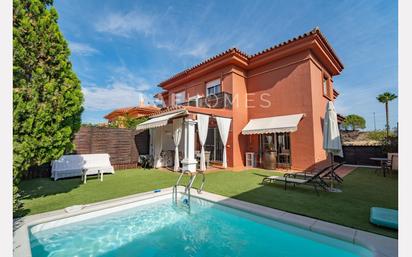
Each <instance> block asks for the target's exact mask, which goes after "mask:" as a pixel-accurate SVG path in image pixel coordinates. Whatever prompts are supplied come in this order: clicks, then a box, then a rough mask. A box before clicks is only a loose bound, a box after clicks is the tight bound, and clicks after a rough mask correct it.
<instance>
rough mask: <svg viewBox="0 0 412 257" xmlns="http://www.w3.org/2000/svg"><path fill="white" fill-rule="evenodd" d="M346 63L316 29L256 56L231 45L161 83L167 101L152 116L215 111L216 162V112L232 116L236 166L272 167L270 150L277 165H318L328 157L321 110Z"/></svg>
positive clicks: (211, 132) (215, 149)
mask: <svg viewBox="0 0 412 257" xmlns="http://www.w3.org/2000/svg"><path fill="white" fill-rule="evenodd" d="M342 70H343V64H342V62H341V61H340V60H339V58H338V56H337V55H336V53H335V51H334V50H333V49H332V47H331V45H330V44H329V43H328V41H327V39H326V38H325V36H324V35H323V34H322V33H321V32H320V30H319V29H318V28H315V29H313V30H311V31H310V32H308V33H305V34H303V35H300V36H298V37H296V38H293V39H291V40H288V41H287V42H283V43H280V44H278V45H275V46H273V47H270V48H268V49H265V50H263V51H261V52H258V53H256V54H253V55H248V54H246V53H244V52H242V51H240V50H238V49H236V48H232V49H229V50H227V51H225V52H223V53H220V54H218V55H216V56H214V57H212V58H210V59H207V60H205V61H203V62H201V63H199V64H197V65H195V66H193V67H191V68H189V69H186V70H184V71H182V72H180V73H178V74H176V75H174V76H172V77H170V78H169V79H167V80H165V81H163V82H161V83H160V84H159V87H161V88H162V92H161V93H159V94H157V97H158V98H159V99H162V100H163V101H164V103H165V108H163V109H162V110H161V111H159V112H158V113H156V114H155V115H153V118H156V117H161V116H165V115H168V114H170V113H173V112H176V111H179V110H185V111H186V112H185V113H183V114H182V115H183V116H184V117H186V119H187V118H188V117H189V119H193V120H196V114H208V115H210V117H211V119H210V120H209V128H208V135H207V139H206V143H205V148H206V150H208V151H210V152H211V157H210V158H211V161H212V162H216V163H219V161H221V160H222V147H223V145H222V142H221V141H220V135H219V130H218V129H217V128H216V121H215V119H214V117H227V118H230V119H232V121H231V124H230V129H229V135H228V140H227V145H226V151H227V165H228V167H232V168H233V169H243V168H245V167H246V166H247V165H251V164H255V165H256V166H265V165H266V166H267V164H265V160H264V158H265V154H268V153H272V152H274V156H272V157H274V158H275V162H276V163H275V164H276V165H275V166H276V167H277V168H291V169H295V170H306V169H312V168H314V167H315V166H317V165H319V164H322V163H323V162H325V161H326V160H327V155H326V154H325V151H324V150H323V149H322V142H323V141H322V140H323V135H322V126H323V125H322V124H323V116H324V113H325V108H326V103H327V102H328V101H334V100H335V99H336V97H337V96H338V92H337V91H336V90H335V89H334V86H333V77H334V76H337V75H339V74H340V73H341V72H342ZM174 118H176V117H174ZM171 119H172V118H170V120H169V125H170V124H171ZM195 133H196V129H195ZM169 134H170V133H169ZM184 140H186V138H185V139H184ZM163 145H164V144H163ZM195 149H199V140H198V138H197V136H195ZM246 153H252V154H251V155H248V158H249V157H253V156H254V158H255V159H254V160H255V162H254V163H252V162H249V160H248V161H247V160H246V155H247V154H246ZM189 154H190V155H192V153H191V152H190V153H189ZM269 157H270V154H268V155H267V157H266V158H269ZM185 158H186V155H185ZM190 158H192V157H190Z"/></svg>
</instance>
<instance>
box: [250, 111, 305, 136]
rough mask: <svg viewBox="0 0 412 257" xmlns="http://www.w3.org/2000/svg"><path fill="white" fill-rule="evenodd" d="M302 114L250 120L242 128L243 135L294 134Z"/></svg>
mask: <svg viewBox="0 0 412 257" xmlns="http://www.w3.org/2000/svg"><path fill="white" fill-rule="evenodd" d="M302 117H303V114H302V113H300V114H293V115H284V116H274V117H268V118H261V119H251V120H250V121H249V123H248V124H247V125H246V126H245V127H244V128H243V130H242V134H243V135H253V134H266V133H280V132H294V131H296V130H298V124H299V121H300V120H301V119H302Z"/></svg>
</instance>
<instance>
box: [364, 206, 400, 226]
mask: <svg viewBox="0 0 412 257" xmlns="http://www.w3.org/2000/svg"><path fill="white" fill-rule="evenodd" d="M370 222H371V223H373V224H376V225H378V226H382V227H388V228H393V229H398V211H397V210H393V209H386V208H379V207H372V208H371V213H370Z"/></svg>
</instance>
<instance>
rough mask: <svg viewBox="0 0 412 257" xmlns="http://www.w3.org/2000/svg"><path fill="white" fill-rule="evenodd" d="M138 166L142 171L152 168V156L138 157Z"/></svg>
mask: <svg viewBox="0 0 412 257" xmlns="http://www.w3.org/2000/svg"><path fill="white" fill-rule="evenodd" d="M139 162H140V165H141V166H142V168H143V169H150V168H152V167H153V156H152V155H149V154H148V155H140V161H139Z"/></svg>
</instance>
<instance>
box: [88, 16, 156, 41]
mask: <svg viewBox="0 0 412 257" xmlns="http://www.w3.org/2000/svg"><path fill="white" fill-rule="evenodd" d="M154 20H155V19H154V17H152V16H148V15H146V14H143V13H141V12H139V11H137V10H134V11H131V12H129V13H110V14H108V15H106V16H105V17H104V18H102V19H100V20H99V21H98V22H97V23H96V24H95V27H96V30H97V31H99V32H106V33H110V34H114V35H117V36H123V37H129V36H130V35H131V34H132V33H143V34H145V35H148V34H151V33H153V30H154Z"/></svg>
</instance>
